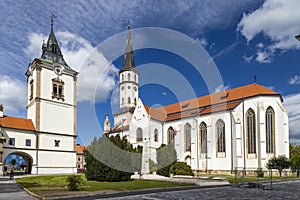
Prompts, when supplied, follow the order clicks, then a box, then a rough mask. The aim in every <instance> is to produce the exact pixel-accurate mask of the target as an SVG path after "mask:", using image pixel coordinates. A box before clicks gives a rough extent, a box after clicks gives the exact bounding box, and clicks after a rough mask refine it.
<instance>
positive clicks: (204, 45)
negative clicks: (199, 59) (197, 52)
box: [196, 38, 208, 48]
mask: <svg viewBox="0 0 300 200" xmlns="http://www.w3.org/2000/svg"><path fill="white" fill-rule="evenodd" d="M196 41H197V42H198V43H199V44H200V45H201V46H202V47H203V48H205V47H206V46H207V45H208V42H207V39H206V38H196Z"/></svg>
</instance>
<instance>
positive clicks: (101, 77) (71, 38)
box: [24, 32, 117, 103]
mask: <svg viewBox="0 0 300 200" xmlns="http://www.w3.org/2000/svg"><path fill="white" fill-rule="evenodd" d="M56 36H57V40H58V41H59V45H60V48H61V51H62V53H63V55H64V59H65V60H66V62H67V63H68V65H69V66H71V67H72V68H73V69H75V70H76V71H78V72H79V75H78V84H77V100H78V101H90V102H92V103H95V102H103V101H105V100H106V99H107V97H108V96H109V94H110V92H111V91H112V89H113V88H114V87H115V84H116V83H115V80H114V77H115V76H116V75H117V68H116V67H115V66H114V65H112V64H111V63H110V62H109V61H108V60H107V59H106V58H105V57H104V55H103V54H102V53H101V52H98V51H97V50H96V49H95V48H94V47H93V46H92V45H91V44H90V42H89V41H87V40H86V39H84V38H82V37H80V36H77V35H75V34H73V33H69V32H57V34H56ZM45 38H46V39H45ZM28 39H29V42H30V44H29V46H28V47H26V48H25V49H24V52H25V53H26V54H27V55H28V56H30V57H40V55H41V44H42V41H43V39H44V40H45V42H46V40H47V36H45V35H42V34H37V33H31V34H29V36H28Z"/></svg>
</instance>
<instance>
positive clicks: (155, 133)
mask: <svg viewBox="0 0 300 200" xmlns="http://www.w3.org/2000/svg"><path fill="white" fill-rule="evenodd" d="M154 142H158V130H157V128H156V129H154Z"/></svg>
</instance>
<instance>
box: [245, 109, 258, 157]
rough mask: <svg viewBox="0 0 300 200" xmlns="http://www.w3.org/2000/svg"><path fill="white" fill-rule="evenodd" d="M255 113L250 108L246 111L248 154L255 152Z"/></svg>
mask: <svg viewBox="0 0 300 200" xmlns="http://www.w3.org/2000/svg"><path fill="white" fill-rule="evenodd" d="M255 124H256V123H255V113H254V111H253V110H252V109H251V108H250V109H249V110H248V111H247V113H246V127H247V129H246V130H247V148H248V154H255V153H256V128H255V126H256V125H255Z"/></svg>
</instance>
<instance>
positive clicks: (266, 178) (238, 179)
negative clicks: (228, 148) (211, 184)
mask: <svg viewBox="0 0 300 200" xmlns="http://www.w3.org/2000/svg"><path fill="white" fill-rule="evenodd" d="M199 175H200V176H203V177H205V176H206V177H224V178H227V180H228V182H229V183H230V184H235V177H234V175H224V174H217V175H211V174H199ZM296 178H297V177H296V174H295V173H293V174H292V175H290V176H282V180H293V179H296ZM272 180H273V181H279V180H280V177H279V176H272ZM256 181H269V175H267V176H266V175H265V176H264V177H263V178H261V177H258V178H257V177H256V176H245V177H244V182H256ZM236 182H237V183H241V182H242V177H241V176H237V177H236Z"/></svg>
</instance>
